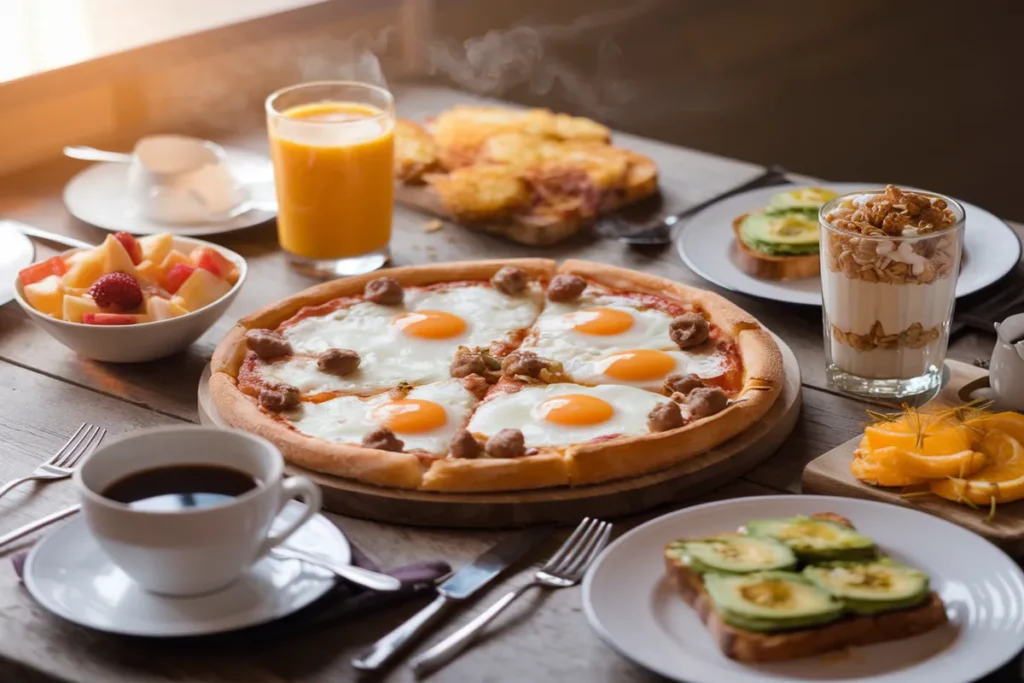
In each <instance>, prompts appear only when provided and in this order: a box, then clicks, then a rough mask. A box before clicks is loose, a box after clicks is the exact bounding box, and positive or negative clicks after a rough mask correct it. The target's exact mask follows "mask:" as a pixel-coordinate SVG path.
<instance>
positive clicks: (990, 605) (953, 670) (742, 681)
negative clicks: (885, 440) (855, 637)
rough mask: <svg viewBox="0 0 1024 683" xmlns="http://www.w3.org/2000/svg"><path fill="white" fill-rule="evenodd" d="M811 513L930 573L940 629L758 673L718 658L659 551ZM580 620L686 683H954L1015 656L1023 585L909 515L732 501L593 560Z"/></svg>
mask: <svg viewBox="0 0 1024 683" xmlns="http://www.w3.org/2000/svg"><path fill="white" fill-rule="evenodd" d="M816 512H835V513H838V514H840V515H842V516H844V517H846V518H848V519H849V520H851V521H852V522H853V523H854V525H856V527H857V530H858V531H862V532H863V533H864V534H866V535H867V536H869V537H871V538H873V539H874V540H875V541H877V542H878V544H879V546H881V547H882V549H883V550H885V552H887V553H888V554H890V555H892V556H893V558H894V559H896V560H897V561H900V562H905V563H906V564H908V565H910V566H913V567H919V568H920V569H922V570H924V571H926V572H928V574H929V575H930V577H931V587H932V589H933V590H935V591H936V592H938V593H939V595H940V596H941V597H942V600H943V601H944V602H945V604H946V611H947V614H948V615H949V621H950V623H949V624H947V625H945V626H941V627H939V628H936V629H934V630H932V631H929V632H927V633H923V634H921V635H919V636H915V637H913V638H906V639H903V640H894V641H891V642H888V643H880V644H877V645H871V646H867V647H860V648H852V649H851V650H850V651H848V652H846V653H840V655H833V656H829V655H824V656H820V657H807V658H804V659H796V660H792V661H788V662H777V663H773V664H760V665H757V664H741V663H739V662H736V661H733V660H731V659H729V658H727V657H726V656H725V655H723V654H722V653H721V651H720V650H719V648H718V646H717V645H716V644H715V642H714V640H713V639H712V637H711V635H710V633H709V632H708V631H707V629H705V628H704V624H703V623H702V622H701V620H700V618H699V617H698V616H697V613H696V612H695V611H694V610H693V609H691V608H690V607H689V606H688V605H687V604H686V603H685V602H684V601H683V599H682V597H681V596H680V595H679V593H678V591H677V590H676V589H675V588H674V587H673V586H672V585H671V584H670V582H669V581H668V580H667V579H666V577H665V562H664V559H663V555H662V553H663V551H664V547H665V544H666V543H667V542H669V541H672V540H675V539H678V538H686V537H691V538H693V537H700V536H702V535H711V534H714V533H721V532H723V531H731V530H734V529H736V528H738V527H739V526H740V525H741V524H744V523H746V522H749V521H752V520H756V519H764V518H771V517H788V516H791V515H797V514H804V515H808V514H814V513H816ZM583 608H584V611H585V613H586V615H587V620H588V621H589V622H590V625H591V626H592V627H593V628H594V630H595V631H596V632H597V634H598V635H599V636H600V637H601V639H602V640H604V641H605V642H606V643H608V644H609V645H610V646H612V647H613V648H614V649H615V650H616V651H618V652H619V653H620V654H622V655H624V656H625V657H628V658H629V659H631V660H633V661H634V662H636V663H637V664H640V665H641V666H644V667H646V668H648V669H650V670H652V671H655V672H657V673H659V674H661V675H662V676H666V677H667V678H670V679H672V680H675V681H686V682H687V683H725V682H728V683H779V682H780V681H823V680H829V681H843V682H844V683H868V682H870V683H963V681H973V680H978V679H979V678H981V677H982V676H984V675H985V674H987V673H989V672H991V671H994V670H995V669H998V668H999V667H1000V666H1002V665H1003V664H1005V663H1006V662H1007V661H1009V660H1010V659H1011V658H1013V656H1014V655H1016V654H1017V652H1018V651H1020V649H1021V646H1022V645H1024V573H1022V572H1021V570H1020V567H1018V566H1017V565H1016V564H1015V563H1014V562H1013V561H1012V560H1011V559H1010V558H1009V557H1007V556H1006V555H1005V554H1004V553H1003V552H1002V551H1001V550H999V549H998V548H996V547H995V546H994V545H992V544H991V543H989V542H988V541H986V540H985V539H983V538H982V537H981V536H978V535H976V534H973V533H971V532H970V531H967V530H966V529H963V528H961V527H959V526H956V525H955V524H951V523H950V522H946V521H944V520H942V519H939V518H938V517H933V516H932V515H928V514H925V513H923V512H919V511H917V510H911V509H909V508H905V507H900V506H897V505H888V504H885V503H876V502H872V501H866V500H855V499H851V498H838V497H832V496H758V497H753V498H739V499H735V500H727V501H722V502H718V503H709V504H707V505H698V506H696V507H691V508H686V509H683V510H679V511H677V512H673V513H669V514H667V515H665V516H663V517H659V518H657V519H655V520H652V521H650V522H648V523H646V524H644V525H643V526H640V527H638V528H636V529H634V530H633V531H631V532H629V533H628V534H626V535H625V536H623V537H622V538H620V539H618V540H617V541H615V543H613V544H612V545H610V546H608V548H606V549H605V551H604V552H603V553H602V554H601V556H600V557H599V558H598V559H597V560H596V562H595V563H594V566H593V567H592V568H591V569H590V571H589V572H588V573H587V577H586V579H585V580H584V582H583Z"/></svg>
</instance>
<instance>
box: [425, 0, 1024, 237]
mask: <svg viewBox="0 0 1024 683" xmlns="http://www.w3.org/2000/svg"><path fill="white" fill-rule="evenodd" d="M436 12H437V14H436V24H435V27H434V30H435V34H436V35H438V36H440V37H441V38H442V39H443V40H445V41H447V45H448V48H450V49H451V51H452V52H453V53H456V52H458V50H465V49H467V48H468V50H469V51H468V52H467V53H466V54H465V56H466V57H467V58H472V57H473V55H474V54H475V57H476V59H477V62H478V68H477V69H475V70H472V73H471V74H470V75H468V76H467V74H465V73H460V72H459V71H458V69H456V68H453V67H451V66H450V65H449V66H448V67H446V63H447V62H445V60H444V59H443V57H444V55H443V54H442V55H441V57H442V59H440V60H439V59H437V55H436V54H435V55H434V57H435V59H434V60H433V63H434V70H435V71H436V72H437V73H438V74H439V75H440V77H442V78H445V79H446V80H448V81H450V82H454V83H456V84H459V85H462V86H463V87H468V88H470V89H475V90H478V91H481V92H491V93H494V94H498V95H501V96H503V97H507V98H509V99H513V100H516V101H520V102H524V103H532V104H537V105H543V106H549V107H552V108H557V109H562V110H566V111H573V112H578V113H581V114H586V115H590V116H593V117H595V118H598V119H600V120H602V121H604V122H606V123H608V124H610V125H612V126H614V127H616V128H620V129H623V130H627V131H630V132H636V133H640V134H642V135H646V136H650V137H655V138H659V139H663V140H668V141H671V142H674V143H678V144H681V145H687V146H690V147H695V148H698V149H702V150H706V151H710V152H715V153H718V154H723V155H727V156H732V157H737V158H740V159H746V160H749V161H753V162H757V163H760V164H771V163H780V164H783V165H784V166H786V167H787V168H790V169H792V170H795V171H799V172H802V173H807V174H811V175H817V176H820V177H823V178H828V179H834V180H851V181H856V180H864V181H872V182H896V183H906V184H912V185H917V186H922V187H926V188H930V189H933V190H937V191H941V192H948V193H951V194H953V195H956V196H959V197H962V198H964V199H967V200H970V201H973V202H976V203H978V204H982V205H985V206H986V207H989V208H991V209H992V210H993V211H995V212H997V213H999V214H1000V215H1003V216H1005V217H1008V218H1015V219H1017V220H1024V205H1022V203H1021V202H1020V201H1019V199H1018V198H1019V197H1020V196H1021V195H1022V194H1024V192H1022V189H1021V188H1020V185H1021V182H1022V180H1024V173H1022V170H1021V159H1022V156H1024V133H1022V119H1024V116H1022V113H1024V107H1022V105H1024V96H1022V83H1024V2H1021V1H1020V0H1003V1H996V0H987V1H982V2H966V1H963V0H960V1H957V0H828V1H822V0H646V1H645V0H637V1H636V2H624V1H622V0H515V2H508V1H504V0H502V1H501V2H498V1H494V0H437V1H436ZM467 40H469V43H468V44H465V43H464V41H467ZM474 51H475V52H474ZM460 54H461V53H460ZM488 60H489V61H488ZM449 61H450V60H449ZM480 64H489V66H479V65H480ZM446 70H447V71H449V72H451V73H445V72H446ZM481 74H483V76H481Z"/></svg>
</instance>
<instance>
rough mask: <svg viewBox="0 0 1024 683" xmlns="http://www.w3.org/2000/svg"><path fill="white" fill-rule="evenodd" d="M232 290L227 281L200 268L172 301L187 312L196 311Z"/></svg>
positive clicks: (179, 289) (190, 276) (186, 281)
mask: <svg viewBox="0 0 1024 683" xmlns="http://www.w3.org/2000/svg"><path fill="white" fill-rule="evenodd" d="M230 289H231V285H230V283H228V282H227V281H226V280H222V279H221V278H219V277H217V276H216V275H214V274H213V273H211V272H210V271H208V270H203V269H202V268H199V269H197V270H195V271H193V272H192V274H191V275H189V277H188V279H187V280H185V282H184V283H183V284H182V285H181V287H180V288H178V290H177V295H176V296H175V297H174V298H173V299H172V300H171V301H173V302H175V303H177V304H178V305H179V306H181V307H182V308H184V309H186V310H189V311H195V310H197V309H200V308H202V307H203V306H205V305H207V304H209V303H213V302H214V301H216V300H217V299H219V298H221V297H222V296H224V295H225V294H227V293H228V291H229V290H230Z"/></svg>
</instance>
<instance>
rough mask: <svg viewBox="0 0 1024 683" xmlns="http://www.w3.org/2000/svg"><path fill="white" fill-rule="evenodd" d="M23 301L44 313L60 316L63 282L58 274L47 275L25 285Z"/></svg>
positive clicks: (62, 301)
mask: <svg viewBox="0 0 1024 683" xmlns="http://www.w3.org/2000/svg"><path fill="white" fill-rule="evenodd" d="M22 291H24V292H25V301H27V302H28V303H29V305H30V306H31V307H32V308H34V309H36V310H37V311H39V312H40V313H45V314H46V315H49V316H53V317H54V318H60V316H61V313H63V312H64V284H63V283H62V282H61V279H60V275H56V274H54V275H49V276H47V277H44V278H43V279H42V280H38V281H36V282H33V283H31V284H28V285H25V287H24V288H23V290H22Z"/></svg>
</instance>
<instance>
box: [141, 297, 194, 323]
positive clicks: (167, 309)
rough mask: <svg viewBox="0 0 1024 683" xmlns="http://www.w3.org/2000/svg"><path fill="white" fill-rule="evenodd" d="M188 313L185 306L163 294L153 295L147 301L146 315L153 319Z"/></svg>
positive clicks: (163, 318)
mask: <svg viewBox="0 0 1024 683" xmlns="http://www.w3.org/2000/svg"><path fill="white" fill-rule="evenodd" d="M186 313H188V311H187V310H185V308H184V307H182V306H181V305H180V304H177V303H175V302H173V301H170V300H168V299H165V298H163V297H162V296H151V297H149V301H147V302H146V315H147V316H149V318H150V319H152V320H168V319H170V318H176V317H178V316H179V315H185V314H186Z"/></svg>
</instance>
